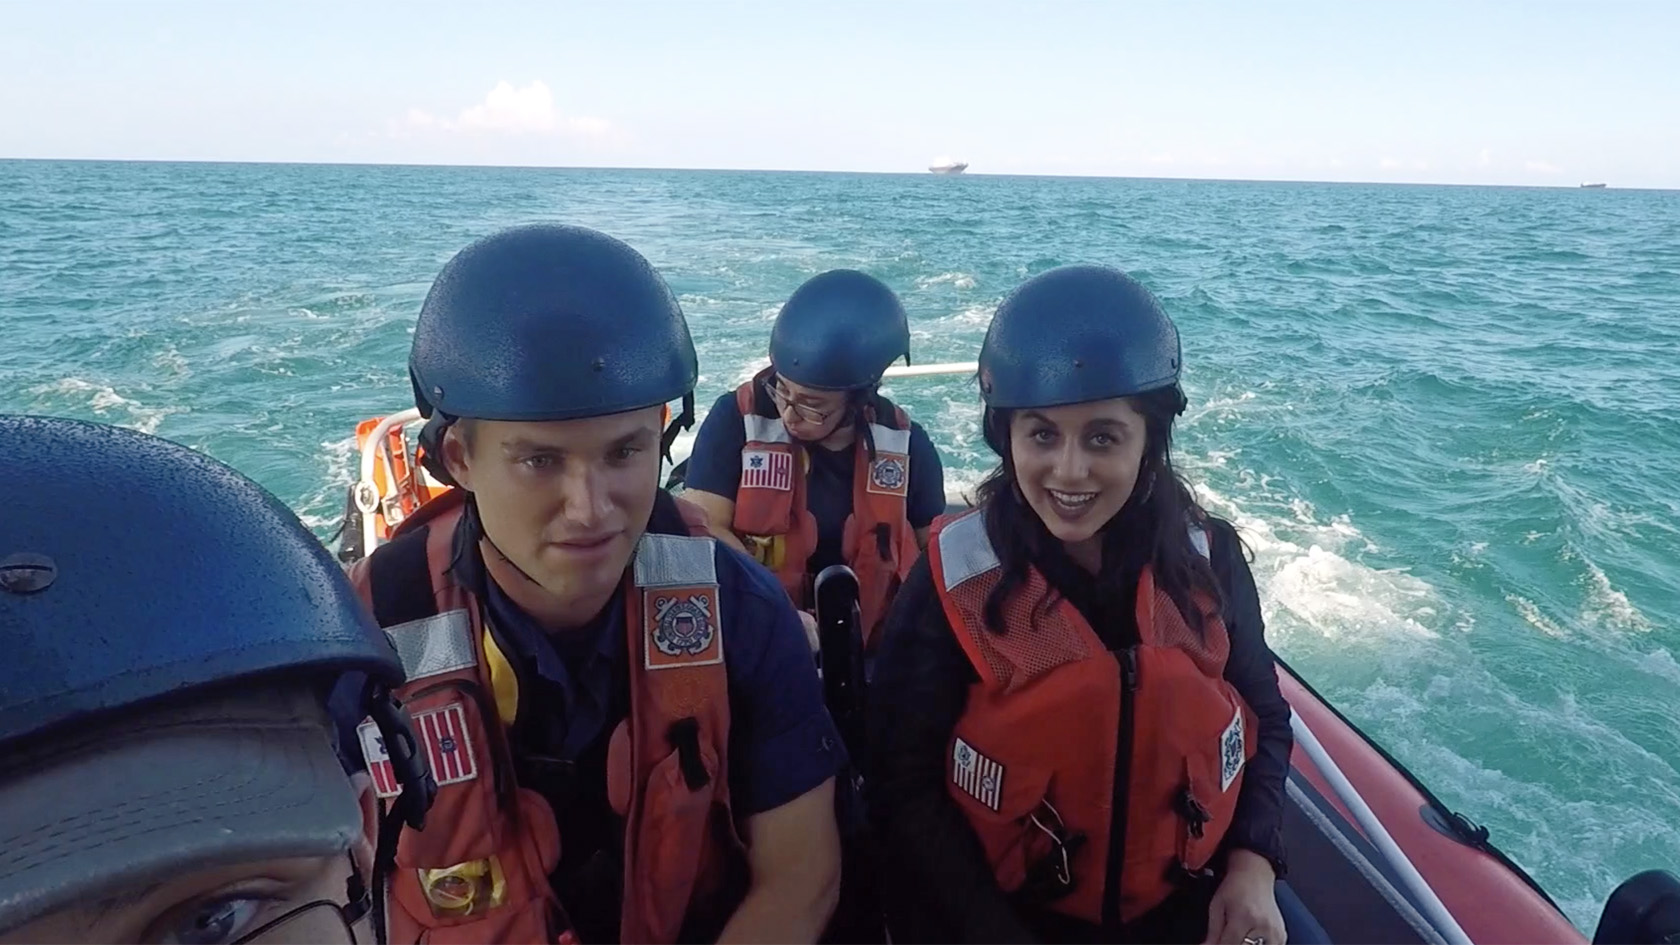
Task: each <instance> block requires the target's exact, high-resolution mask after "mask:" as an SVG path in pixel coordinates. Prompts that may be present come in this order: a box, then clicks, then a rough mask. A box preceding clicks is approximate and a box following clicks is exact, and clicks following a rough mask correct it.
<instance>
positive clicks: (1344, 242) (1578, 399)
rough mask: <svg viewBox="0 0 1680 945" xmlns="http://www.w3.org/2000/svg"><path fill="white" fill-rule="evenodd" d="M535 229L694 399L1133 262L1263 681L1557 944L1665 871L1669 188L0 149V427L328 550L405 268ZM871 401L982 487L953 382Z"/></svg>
mask: <svg viewBox="0 0 1680 945" xmlns="http://www.w3.org/2000/svg"><path fill="white" fill-rule="evenodd" d="M535 220H559V221H569V222H577V223H583V224H587V225H591V226H595V227H598V228H601V229H604V230H606V231H607V232H610V233H612V234H614V235H616V236H619V237H620V238H623V239H625V240H627V241H628V242H630V243H631V244H632V245H634V246H636V247H637V248H638V249H640V250H641V251H642V252H644V253H645V254H646V255H647V256H648V257H649V258H650V259H651V260H652V261H653V262H654V264H655V265H657V266H658V267H660V269H661V270H662V271H663V272H664V273H665V274H666V275H667V277H668V278H669V280H670V282H671V284H672V286H673V287H674V288H675V290H676V291H677V293H678V295H679V296H680V297H681V300H682V303H683V306H684V309H685V311H686V312H687V313H688V316H689V319H690V323H691V325H692V326H693V329H694V334H695V336H696V339H697V341H698V342H699V345H700V353H701V364H702V375H701V382H700V397H701V402H702V404H703V405H706V404H709V403H710V402H711V400H712V399H713V398H715V396H716V395H717V394H719V393H721V392H723V391H724V390H725V389H728V388H730V387H732V386H734V385H735V384H736V383H738V382H739V381H740V380H741V379H743V378H745V377H746V376H748V375H749V374H750V372H752V371H753V370H754V369H755V368H756V367H757V366H759V365H761V364H762V363H764V360H763V358H764V354H765V345H766V342H767V339H768V335H769V329H770V323H771V320H772V319H773V317H774V315H775V312H776V309H777V305H778V303H779V301H780V300H781V299H783V298H785V297H786V295H787V294H788V293H789V292H791V291H792V290H793V288H794V287H795V286H797V285H798V284H799V282H800V281H802V280H803V279H804V278H806V277H807V276H809V275H812V274H814V273H816V272H818V271H821V270H823V269H828V268H832V267H836V266H854V267H859V268H862V269H865V270H867V271H869V272H872V273H874V274H875V275H877V276H879V277H881V278H883V279H885V280H887V281H888V282H889V283H890V284H892V285H893V286H894V287H895V288H896V289H897V290H898V291H899V292H900V293H901V295H902V297H903V299H904V301H905V304H906V306H907V308H908V309H909V311H910V313H911V318H912V327H913V330H914V334H915V340H914V353H915V357H916V359H917V361H918V362H924V361H925V362H931V361H936V360H940V361H943V360H970V359H972V358H973V357H974V355H975V354H976V352H977V350H978V346H979V342H980V339H981V337H982V335H983V334H984V331H985V326H986V322H987V319H988V317H989V315H990V312H991V310H992V309H993V307H994V306H995V305H996V303H997V301H998V300H999V299H1000V298H1001V297H1002V295H1003V294H1004V293H1005V292H1006V291H1007V290H1008V289H1009V288H1011V287H1012V286H1013V285H1014V284H1016V283H1017V282H1019V281H1020V280H1021V279H1022V278H1024V277H1025V276H1027V275H1029V274H1032V273H1036V272H1039V271H1042V270H1044V269H1046V268H1049V267H1051V266H1055V265H1058V264H1062V263H1069V262H1081V261H1096V262H1105V263H1111V264H1115V265H1119V266H1121V267H1123V268H1126V269H1129V270H1130V271H1132V272H1133V273H1135V274H1136V275H1138V276H1139V277H1140V278H1141V279H1143V281H1145V282H1146V283H1147V284H1149V285H1150V286H1151V287H1152V288H1154V289H1155V290H1156V291H1157V292H1158V293H1159V294H1160V295H1161V296H1162V297H1163V299H1164V300H1165V302H1166V304H1167V306H1168V309H1169V310H1170V312H1171V313H1172V314H1173V316H1174V317H1175V318H1176V319H1177V321H1178V323H1179V325H1180V328H1181V330H1182V331H1183V334H1184V337H1185V351H1186V359H1187V362H1188V368H1187V371H1188V380H1187V388H1188V392H1189V394H1190V398H1191V401H1192V406H1191V408H1190V411H1189V412H1188V414H1187V415H1186V417H1185V418H1184V422H1183V424H1182V427H1181V432H1180V439H1179V447H1180V452H1181V462H1182V464H1183V466H1184V468H1185V469H1186V471H1187V472H1188V474H1189V475H1190V476H1191V477H1192V478H1193V479H1194V480H1195V481H1196V482H1198V483H1199V484H1200V487H1201V489H1202V494H1203V497H1204V499H1205V500H1206V503H1207V505H1208V507H1209V508H1210V509H1211V510H1212V511H1214V512H1215V513H1217V514H1220V515H1224V516H1226V517H1228V518H1230V519H1232V520H1233V521H1235V522H1236V523H1237V524H1238V525H1239V526H1240V527H1241V528H1242V529H1243V530H1244V534H1245V537H1246V538H1247V540H1248V542H1249V544H1250V545H1251V546H1252V548H1253V549H1254V551H1255V553H1256V560H1255V565H1254V567H1255V572H1256V576H1257V577H1258V578H1259V581H1260V586H1261V594H1262V597H1263V600H1264V603H1265V606H1266V613H1267V619H1268V623H1269V631H1268V632H1269V635H1270V638H1271V641H1272V643H1273V646H1274V647H1275V648H1276V649H1277V650H1278V651H1279V653H1280V654H1282V655H1283V656H1284V657H1285V658H1286V659H1288V660H1290V661H1291V662H1292V663H1293V664H1294V665H1295V666H1296V667H1297V668H1298V669H1300V670H1301V671H1302V672H1303V674H1304V675H1305V676H1306V677H1307V678H1308V679H1309V680H1310V681H1311V682H1312V683H1314V684H1315V685H1316V686H1317V687H1318V688H1319V689H1320V690H1321V691H1323V692H1324V693H1325V694H1326V695H1327V696H1328V697H1329V698H1331V699H1332V700H1333V701H1334V702H1335V703H1336V704H1337V705H1338V706H1339V707H1340V708H1341V709H1342V710H1343V711H1344V712H1346V713H1347V714H1348V715H1349V716H1351V717H1352V718H1353V719H1354V720H1355V721H1356V722H1357V723H1359V724H1360V725H1361V726H1363V727H1364V728H1365V729H1366V730H1367V731H1369V732H1370V733H1371V734H1372V735H1373V736H1375V737H1376V738H1377V739H1378V740H1380V741H1381V742H1382V743H1383V744H1384V745H1385V746H1387V747H1388V748H1389V749H1390V750H1391V751H1392V752H1393V753H1394V754H1395V755H1396V756H1398V757H1399V758H1400V759H1401V760H1402V761H1404V762H1405V763H1407V764H1408V765H1409V766H1411V767H1412V768H1413V769H1414V770H1415V771H1416V772H1417V773H1418V774H1419V775H1420V776H1421V777H1422V778H1423V779H1424V780H1425V781H1426V782H1427V783H1428V784H1430V785H1431V786H1432V787H1433V788H1434V789H1435V790H1436V792H1437V793H1439V794H1440V795H1441V796H1442V798H1443V799H1444V800H1446V801H1447V802H1448V803H1449V804H1450V805H1452V806H1454V807H1455V808H1457V809H1459V810H1462V811H1463V812H1465V813H1466V814H1468V815H1469V816H1471V817H1472V818H1473V819H1475V820H1478V821H1480V822H1482V823H1484V824H1486V825H1487V826H1489V827H1490V828H1491V830H1492V832H1493V837H1494V839H1495V841H1496V842H1498V843H1499V844H1501V845H1502V846H1503V847H1504V849H1505V850H1506V851H1507V852H1509V853H1510V854H1511V855H1512V856H1513V857H1514V858H1515V859H1517V860H1518V861H1519V862H1521V863H1522V864H1524V865H1525V866H1526V867H1528V868H1529V869H1530V870H1531V871H1532V872H1533V873H1534V874H1535V875H1536V877H1537V878H1539V879H1540V881H1541V882H1542V883H1543V884H1544V885H1545V886H1546V887H1547V888H1548V889H1549V890H1550V891H1551V892H1552V893H1553V895H1554V896H1555V897H1556V898H1557V899H1558V900H1559V901H1560V902H1561V903H1562V904H1563V906H1564V907H1565V909H1566V911H1568V912H1569V914H1570V916H1571V917H1572V918H1573V919H1574V920H1575V922H1576V924H1577V925H1579V926H1582V927H1583V928H1584V929H1586V930H1588V931H1590V930H1591V927H1592V925H1593V923H1594V922H1595V921H1596V918H1597V914H1598V910H1599V908H1600V907H1601V905H1602V902H1603V899H1604V897H1605V895H1606V894H1608V892H1609V891H1610V889H1611V888H1612V887H1613V886H1614V885H1615V883H1616V882H1618V881H1619V880H1620V879H1622V878H1624V877H1626V876H1627V875H1629V874H1631V873H1633V872H1635V871H1637V870H1640V869H1645V868H1650V867H1656V866H1662V867H1667V868H1670V869H1676V870H1680V662H1677V660H1676V653H1677V652H1680V628H1677V624H1680V561H1677V560H1676V553H1677V550H1680V498H1677V497H1676V483H1677V482H1680V406H1677V405H1676V399H1677V398H1680V193H1670V192H1631V191H1629V192H1623V191H1615V190H1609V191H1577V190H1572V189H1571V190H1538V189H1492V188H1460V187H1393V186H1359V185H1327V184H1326V185H1320V184H1262V183H1221V182H1185V181H1147V180H1094V179H1047V178H1001V177H991V178H988V177H958V178H941V177H934V176H931V175H929V176H878V175H846V174H770V173H725V172H660V171H596V170H533V169H467V168H380V167H328V166H315V167H305V166H264V165H185V164H96V163H50V162H0V325H3V326H4V332H5V334H4V342H3V343H0V411H26V412H39V413H49V414H58V415H64V416H74V417H83V418H88V419H96V420H104V421H108V422H115V423H120V424H123V425H126V426H131V427H136V428H139V429H142V430H148V431H152V432H155V433H158V434H160V435H163V436H167V437H169V438H171V439H174V440H177V441H180V442H182V443H185V444H188V445H190V446H194V447H197V448H200V449H203V450H205V451H207V452H209V453H211V454H212V455H215V456H217V457H219V458H221V459H223V460H225V461H227V462H230V463H232V464H233V465H235V466H237V467H239V468H240V469H242V470H243V471H245V472H246V473H247V474H249V475H251V476H253V477H255V478H256V479H257V480H259V481H260V482H262V483H263V484H264V485H266V486H268V487H269V488H270V489H272V490H273V491H274V492H275V493H276V494H278V495H279V496H280V497H281V498H282V499H284V500H286V501H287V502H288V503H290V504H291V505H292V506H293V507H294V508H295V509H296V510H297V511H298V512H299V513H300V514H302V515H303V516H304V517H305V519H306V521H308V522H309V523H310V524H311V525H312V526H313V527H315V528H316V529H317V531H318V532H319V533H320V534H321V535H322V536H323V537H325V536H327V535H329V534H331V533H332V532H333V531H334V530H335V529H336V527H337V524H338V516H339V514H340V512H341V510H342V508H343V502H344V494H345V489H346V487H347V486H348V483H349V482H350V477H351V469H352V456H351V447H352V440H351V434H352V433H353V430H354V426H355V424H356V422H357V421H358V420H360V419H362V418H364V417H368V416H373V415H377V414H381V413H386V412H389V411H391V410H394V409H397V408H399V407H402V406H404V405H405V399H406V398H407V397H408V396H409V389H408V383H407V379H406V375H405V373H404V364H405V359H406V356H407V349H408V336H409V331H410V328H411V326H412V324H413V320H414V317H415V314H416V312H417V311H418V308H419V304H420V301H421V299H422V297H423V296H424V294H425V291H426V288H427V285H428V283H429V281H430V279H431V278H432V276H433V275H434V274H435V273H436V271H437V269H438V267H439V266H441V265H442V263H443V262H444V260H446V259H447V258H448V257H449V256H450V255H451V254H452V253H453V252H454V251H455V250H457V249H458V248H460V247H461V246H462V245H464V244H465V243H466V242H468V241H469V240H471V239H473V238H475V237H478V236H480V235H483V234H485V233H488V232H490V231H492V230H494V229H496V228H498V227H500V226H503V225H508V224H513V223H519V222H527V221H535ZM889 392H890V393H891V394H892V395H893V396H895V397H896V398H898V399H899V400H900V401H901V402H903V403H906V404H907V405H908V406H909V407H910V408H911V410H912V411H913V412H914V413H915V414H916V415H917V416H918V417H919V418H920V419H921V421H922V422H923V423H924V424H926V426H927V427H928V429H929V431H930V432H931V433H932V434H933V437H934V440H935V442H936V443H938V444H939V445H940V446H941V448H942V450H943V451H944V455H945V459H946V463H947V465H948V466H949V467H950V468H951V470H952V480H953V483H952V484H953V485H954V486H962V485H965V484H968V485H971V484H972V483H974V482H975V481H977V480H978V478H979V477H980V475H981V474H982V473H983V471H984V470H985V469H986V467H987V465H988V461H989V454H988V453H987V452H986V449H985V446H984V444H983V443H982V442H981V440H980V437H979V433H978V428H977V419H978V416H979V412H978V409H977V406H976V396H975V393H974V389H973V387H972V384H971V383H970V382H969V381H967V380H966V379H962V378H954V377H953V378H927V379H918V380H913V381H908V380H907V381H900V382H898V383H897V384H895V385H894V386H893V387H892V388H891V389H890V391H889ZM3 446H4V444H0V447H3ZM0 514H4V513H3V512H0Z"/></svg>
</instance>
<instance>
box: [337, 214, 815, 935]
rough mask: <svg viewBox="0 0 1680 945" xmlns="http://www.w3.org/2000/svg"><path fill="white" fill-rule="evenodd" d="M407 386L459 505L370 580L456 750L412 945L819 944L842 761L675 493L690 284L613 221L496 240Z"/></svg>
mask: <svg viewBox="0 0 1680 945" xmlns="http://www.w3.org/2000/svg"><path fill="white" fill-rule="evenodd" d="M409 371H410V375H411V378H412V380H413V384H414V392H415V402H416V405H417V406H418V407H419V409H420V411H421V413H422V414H423V415H425V416H426V417H428V418H429V420H428V422H427V426H426V429H425V430H424V431H423V432H422V436H421V439H422V443H423V444H424V445H425V448H426V454H427V459H426V462H427V463H428V466H429V468H430V469H431V470H432V471H433V472H434V474H435V475H437V476H438V477H439V478H440V479H442V480H443V481H445V482H446V483H448V484H450V485H451V486H453V487H454V488H452V489H451V490H450V491H449V492H447V493H445V494H444V495H443V496H441V497H439V498H436V499H433V500H432V501H431V502H429V503H428V504H427V505H425V506H423V507H422V508H421V509H419V510H418V511H417V512H416V513H415V514H414V515H413V516H411V517H410V518H409V519H408V520H407V521H406V522H404V524H403V526H402V527H401V528H400V529H399V530H398V531H397V532H396V533H395V534H394V536H393V538H392V540H391V541H390V542H388V543H386V544H384V545H382V546H380V547H379V548H377V549H376V550H374V552H373V553H372V554H371V555H369V556H368V557H367V558H365V559H363V560H362V561H360V562H358V563H357V564H356V565H355V566H353V568H352V570H351V577H352V579H353V580H354V581H355V582H356V584H357V586H358V588H359V589H360V590H361V591H362V592H363V593H364V595H365V596H366V599H367V601H368V603H369V604H370V606H371V607H372V609H373V611H374V615H375V617H376V618H377V620H378V622H379V624H380V625H381V626H383V627H385V628H387V632H388V633H389V634H390V635H391V637H392V639H393V640H394V641H395V642H396V644H397V648H398V649H399V651H401V652H402V653H403V654H404V657H405V663H406V668H407V671H408V675H409V680H410V682H409V685H408V686H407V687H405V689H404V690H403V691H402V693H401V694H402V695H403V696H404V698H406V699H407V700H408V705H409V709H410V711H411V712H413V713H414V716H415V720H416V724H417V727H418V728H419V730H420V733H421V735H422V737H423V738H424V739H426V740H427V742H428V744H429V745H431V746H433V748H434V751H435V753H436V754H439V755H448V756H449V758H448V759H447V760H446V761H445V762H444V763H442V764H439V765H435V766H434V767H436V768H437V769H438V785H439V789H438V799H437V807H436V809H435V812H434V817H433V819H432V822H431V824H430V825H429V826H428V827H427V828H426V829H425V830H423V831H409V832H405V833H404V835H403V837H402V843H401V847H400V855H399V856H398V858H397V863H396V866H397V867H398V868H397V869H396V871H395V872H394V873H392V874H391V876H390V877H389V888H390V916H389V923H390V927H391V934H392V939H393V940H394V941H405V942H412V941H417V940H424V939H426V938H428V937H429V938H430V939H431V940H433V941H441V940H444V938H445V937H447V940H449V941H476V942H553V941H556V940H561V941H567V940H581V941H583V942H618V941H623V942H672V941H713V940H718V939H721V940H722V941H780V942H814V941H816V939H817V937H818V935H819V934H820V933H821V931H822V929H823V927H824V924H825V923H826V922H827V921H828V918H829V916H830V913H831V912H832V910H833V908H834V903H835V898H836V895H837V888H838V883H839V852H838V845H839V840H838V834H837V829H836V825H835V820H834V801H833V798H834V776H835V773H836V772H837V771H838V770H840V769H841V767H842V766H843V765H844V764H845V763H846V755H845V750H844V748H843V747H842V746H841V744H840V739H839V736H838V734H837V733H836V731H835V727H834V723H833V721H832V719H831V718H830V717H829V715H828V713H827V710H826V709H825V708H824V706H823V702H822V692H821V687H820V684H819V681H818V679H817V676H816V671H815V667H814V666H813V664H812V661H811V656H810V652H809V650H808V649H807V648H806V646H805V640H804V635H803V633H802V632H801V628H800V624H799V619H798V616H797V614H796V613H795V611H794V610H793V607H792V606H791V605H790V604H789V602H788V600H787V596H786V595H785V594H783V593H782V591H781V588H780V587H779V586H778V585H777V584H776V581H775V579H774V578H773V577H772V576H771V575H770V574H769V573H768V572H766V571H764V569H762V568H760V567H758V566H757V565H756V564H754V563H753V562H752V560H751V559H749V558H748V557H747V556H746V555H743V554H741V553H740V552H738V551H735V550H734V549H731V548H726V547H722V546H720V545H719V544H718V543H717V542H716V541H714V540H713V539H712V538H710V537H692V536H691V532H694V531H701V532H703V531H704V522H703V516H701V514H700V513H699V512H698V510H695V509H693V508H692V507H688V508H687V509H686V510H685V509H683V508H679V505H678V504H677V502H676V501H675V500H673V499H672V498H671V496H669V495H668V494H666V493H665V492H664V491H663V490H661V489H660V488H659V472H660V457H661V453H662V452H663V451H664V449H665V447H666V446H668V444H669V442H670V439H671V437H672V436H674V435H675V432H676V431H675V429H674V426H672V427H667V426H666V423H665V418H666V416H667V412H668V405H669V404H671V403H672V402H674V401H681V402H682V406H683V418H692V415H693V414H692V409H693V399H692V398H693V393H692V392H693V389H694V383H695V380H696V378H697V376H698V373H699V371H698V364H697V361H696V358H695V352H694V344H693V341H692V339H691V338H690V336H689V331H688V326H687V323H686V322H685V321H684V318H683V314H682V310H681V309H680V308H679V307H678V305H677V301H676V298H675V297H674V296H673V295H672V294H671V291H670V289H669V288H667V286H666V285H665V282H664V281H663V280H662V279H661V278H660V277H659V276H658V275H657V274H656V273H655V272H654V271H653V269H652V267H650V266H649V265H648V263H647V261H646V260H645V259H643V258H642V256H641V255H640V254H638V253H637V252H636V251H635V250H633V249H631V248H630V247H629V246H626V245H625V244H624V243H621V242H619V241H618V240H615V239H612V238H611V237H608V236H605V235H603V234H601V233H597V232H595V231H593V230H588V229H583V228H580V227H570V226H550V225H534V226H524V227H516V228H514V229H510V230H504V231H502V232H500V233H497V234H494V235H491V236H489V237H486V238H484V239H481V240H479V241H478V242H476V243H473V244H472V245H470V246H468V247H466V248H465V249H463V250H462V251H461V252H460V253H458V254H457V255H456V256H455V257H454V258H453V259H451V260H450V261H449V262H448V263H447V264H446V265H445V266H444V268H443V271H442V272H441V273H439V275H438V277H437V280H436V281H435V282H434V283H433V285H432V288H431V291H430V292H429V293H428V295H427V296H426V300H425V303H424V305H423V306H422V308H421V311H420V318H419V324H418V325H417V327H416V329H415V333H414V342H413V348H412V351H411V354H410V359H409ZM682 422H685V420H684V419H679V420H678V423H682ZM382 878H383V877H382Z"/></svg>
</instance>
